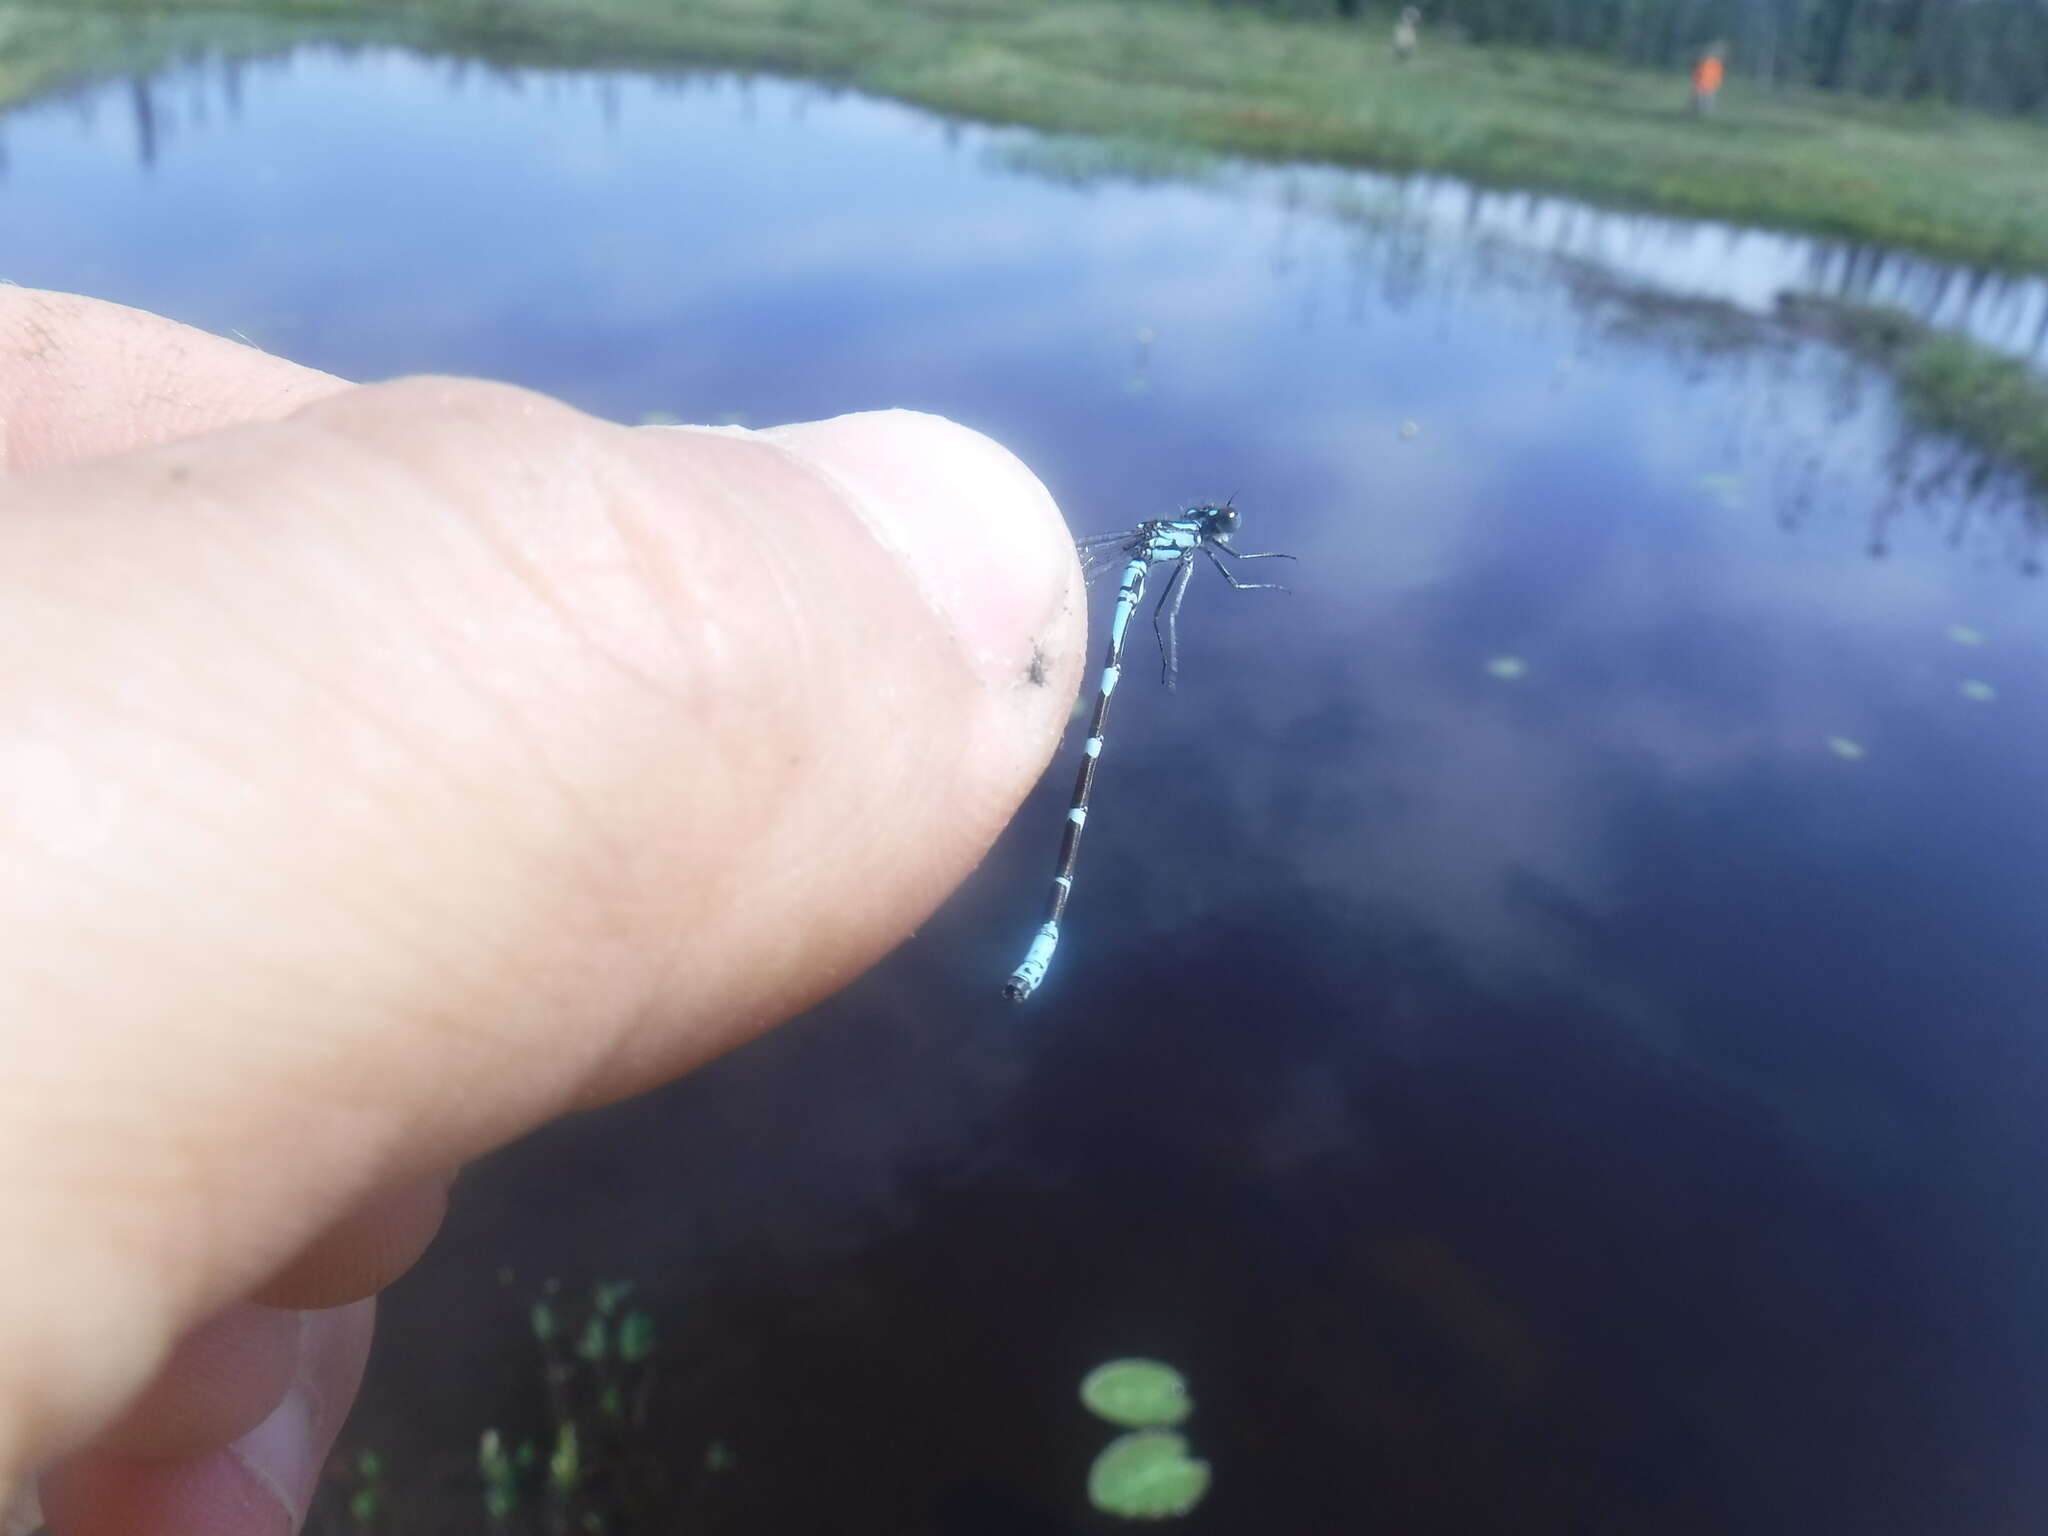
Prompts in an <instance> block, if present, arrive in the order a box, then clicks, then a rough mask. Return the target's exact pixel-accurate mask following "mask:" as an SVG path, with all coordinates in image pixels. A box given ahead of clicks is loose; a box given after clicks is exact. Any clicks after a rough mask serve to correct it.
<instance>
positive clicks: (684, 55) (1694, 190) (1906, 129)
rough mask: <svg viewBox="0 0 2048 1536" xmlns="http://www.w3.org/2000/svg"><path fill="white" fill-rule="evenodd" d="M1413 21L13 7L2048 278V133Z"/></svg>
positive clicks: (572, 2)
mask: <svg viewBox="0 0 2048 1536" xmlns="http://www.w3.org/2000/svg"><path fill="white" fill-rule="evenodd" d="M1391 16H1392V9H1391V8H1386V9H1385V10H1384V14H1382V13H1381V12H1369V13H1368V14H1367V15H1366V16H1365V17H1364V18H1362V19H1345V18H1341V17H1316V18H1306V19H1304V18H1288V17H1281V16H1275V15H1271V14H1265V13H1261V12H1256V11H1251V10H1245V9H1225V8H1222V7H1219V6H1214V5H1210V4H1206V3H1197V0H694V3H692V4H690V5H687V6H684V5H679V4H676V3H674V0H62V3H57V0H0V100H5V99H9V98H15V99H18V98H20V97H22V96H24V95H26V94H30V93H33V92H36V91H40V90H47V89H50V88H53V87H55V86H58V85H61V84H63V83H64V82H67V81H72V80H78V79H83V78H87V77H91V76H95V75H104V74H107V73H109V72H121V71H125V70H135V69H138V68H141V67H144V66H145V65H146V64H147V63H148V62H150V61H151V60H152V59H154V60H155V61H159V62H160V61H161V60H163V59H164V58H167V57H171V56H175V55H176V54H177V53H179V52H181V51H184V50H189V49H194V48H198V47H202V46H204V47H208V48H212V49H217V50H225V51H228V52H231V53H232V52H236V51H241V52H247V53H254V52H261V51H265V50H268V49H273V48H276V47H279V46H283V45H284V44H285V43H288V42H292V41H303V40H309V39H313V38H322V39H333V40H343V41H355V42H387V43H403V44H406V45H409V46H413V47H418V48H423V49H428V50H438V51H446V52H460V53H463V54H465V55H472V56H480V57H485V58H489V59H492V60H495V61H499V62H503V63H506V64H513V65H519V64H526V65H542V64H549V65H571V66H588V67H624V66H634V67H685V66H689V65H693V64H696V65H715V66H719V67H725V68H734V69H763V70H770V71H777V72H784V73H790V74H802V75H810V76H815V77H819V78H824V79H833V80H842V81H845V82H848V83H850V84H854V85H857V86H859V87H861V88H863V89H866V90H871V91H875V92H877V93H880V94H883V95H889V96H895V97H898V98H901V99H903V100H906V101H913V102H917V103H921V104H923V105H926V106H930V107H935V108H938V109H940V110H942V111H948V112H957V113H961V114H964V115H968V116H973V117H977V118H981V119H984V120H990V121H1000V122H1013V123H1028V124H1032V125H1035V126H1040V127H1046V128H1052V129H1056V130H1065V131H1076V132H1085V133H1092V134H1110V135H1117V136H1121V137H1123V138H1124V139H1126V140H1127V141H1136V142H1149V143H1154V144H1158V145H1162V146H1174V147H1175V148H1174V151H1173V152H1180V150H1181V149H1182V148H1184V147H1189V146H1192V147H1196V148H1201V149H1208V150H1213V151H1224V152H1231V153H1239V154H1246V155H1253V156H1263V157H1269V158H1275V159H1282V158H1284V159H1306V160H1320V161H1327V162H1333V163H1339V164H1351V165H1366V166H1374V167H1379V168H1382V169H1387V170H1393V171H1399V172H1432V173H1446V174H1453V175H1458V176H1462V177H1466V178H1470V179H1472V180H1476V181H1480V182H1486V183H1492V184H1496V185H1501V184H1505V185H1513V186H1526V187H1541V188H1547V189H1551V190H1555V191H1560V192H1569V193H1572V194H1575V195H1579V196H1583V197H1588V198H1592V199H1595V200H1600V201H1605V202H1608V203H1612V204H1619V205H1627V206H1635V207H1646V208H1657V209H1663V210H1666V211H1670V212H1675V213H1682V214H1691V215H1699V216H1707V217H1714V218H1723V219H1729V220H1735V221H1739V222H1743V223H1756V224H1770V225H1777V226H1780V227H1784V228H1792V229H1801V230H1809V231H1813V232H1816V233H1821V234H1826V235H1832V236H1837V237H1841V238H1845V239H1854V240H1867V241H1877V242H1882V243H1885V244H1893V245H1900V246H1908V247H1912V248H1916V249H1919V250H1922V251H1926V252H1929V253H1932V254H1937V255H1942V256H1947V257H1953V258H1958V259H1963V260H1969V261H1975V262H1982V263H1993V264H2003V265H2007V266H2015V267H2048V199H2044V198H2042V197H2041V196H2040V195H2039V190H2040V174H2041V172H2040V168H2041V166H2043V165H2044V164H2048V128H2044V127H2043V126H2041V125H2039V124H2030V123H2025V122H2020V121H2014V120H1997V119H1993V118H1990V117H1985V116H1978V115H1974V114H1970V113H1966V112H1961V111H1956V110H1953V109H1949V108H1945V107H1938V106H1932V105H1926V104H1915V105H1902V104H1897V103H1880V102H1873V101H1870V100H1866V99H1859V98H1853V97H1847V96H1830V95H1826V94H1823V93H1819V92H1813V91H1807V90H1800V89H1794V88H1784V89H1780V90H1773V91H1766V90H1765V89H1764V88H1763V87H1761V86H1756V85H1747V86H1745V85H1741V84H1737V85H1735V86H1731V87H1730V89H1729V90H1728V91H1727V92H1726V93H1725V94H1726V99H1725V100H1723V102H1722V103H1721V105H1720V107H1719V108H1718V109H1717V111H1716V112H1715V113H1714V114H1712V115H1710V116H1707V117H1695V116H1693V115H1692V114H1690V113H1689V112H1688V111H1687V110H1686V103H1687V93H1686V88H1685V83H1684V81H1683V79H1682V78H1680V77H1678V76H1675V75H1674V74H1672V73H1671V72H1669V71H1664V70H1646V69H1641V68H1631V67H1628V66H1625V65H1621V64H1617V63H1611V62H1608V61H1605V60H1601V59H1597V58H1593V57H1591V56H1588V55H1583V54H1572V53H1564V52H1539V51H1534V50H1525V49H1516V48H1507V47H1500V48H1480V47H1473V46H1468V45H1462V44H1459V43H1456V42H1454V41H1452V40H1451V39H1449V38H1447V37H1439V36H1431V35H1425V37H1424V39H1423V43H1422V46H1421V49H1420V52H1419V53H1418V55H1417V56H1416V58H1415V59H1414V60H1413V61H1412V62H1411V63H1408V64H1405V65H1404V64H1402V63H1400V62H1398V61H1397V60H1396V59H1395V58H1394V57H1393V56H1392V53H1391V51H1390V49H1389V48H1388V46H1387V37H1386V25H1387V23H1388V22H1389V21H1390V19H1391ZM1161 153H1162V154H1166V153H1168V152H1167V151H1164V150H1162V151H1161Z"/></svg>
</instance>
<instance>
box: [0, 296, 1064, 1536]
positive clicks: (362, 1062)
mask: <svg viewBox="0 0 2048 1536" xmlns="http://www.w3.org/2000/svg"><path fill="white" fill-rule="evenodd" d="M1067 540H1068V535H1067V532H1066V530H1065V528H1064V526H1063V525H1062V524H1061V522H1060V519H1059V517H1058V514H1057V512H1056V511H1055V509H1054V508H1053V506H1052V503H1051V501H1050V500H1049V499H1048V497H1047V496H1046V494H1045V492H1044V490H1043V488H1042V487H1041V486H1040V485H1039V484H1038V482H1037V481H1036V480H1034V479H1033V478H1032V477H1031V476H1030V474H1029V473H1028V472H1027V471H1025V470H1024V469H1023V467H1022V466H1021V465H1019V464H1018V463H1017V462H1016V461H1015V460H1014V459H1013V458H1011V457H1010V456H1009V455H1008V454H1007V453H1005V452H1004V451H1003V450H1001V449H1000V448H998V447H996V446H995V445H994V444H992V443H990V442H988V441H987V440H986V439H984V438H981V437H978V436H976V435H974V434H972V433H969V432H967V431H965V430H963V429H961V428H958V427H954V426H951V425H950V424H947V423H944V422H940V421H938V420H936V419H935V418H930V417H919V416H912V415H907V414H903V413H885V414H879V415H871V416H856V417H844V418H840V419H838V420H836V421H831V422H825V423H819V424H813V425H809V426H802V427H791V428H782V429H778V430H775V431H771V432H765V433H757V434H737V433H731V432H716V431H708V430H694V429H692V430H671V429H660V428H647V429H628V428H622V427H615V426H610V425H607V424H605V423H601V422H598V421H594V420H592V419H590V418H588V417H585V416H582V415H579V414H578V413H576V412H574V411H571V410H569V409H568V408H566V407H564V406H561V405H559V404H555V403H553V402H550V401H548V400H545V399H543V398H540V397H538V396H534V395H529V394H526V393H523V392H520V391H516V390H512V389H508V388H504V387H501V386H494V385H483V384H475V383H464V382H456V381H447V380H413V381H406V382H401V383H396V384H385V385H375V386H368V387H354V386H350V385H348V384H345V383H343V382H342V381H340V380H337V379H333V378H329V377H327V376H325V375H322V374H318V373H313V372H311V371H309V370H306V369H302V368H298V367H295V366H293V365H291V364H288V363H285V362H282V361H279V360H278V359H275V358H271V357H267V356H264V355H263V354H260V353H257V352H253V351H250V350H249V349H246V348H243V347H239V346H235V345H233V344H231V343H228V342H225V341H221V340H219V339H218V338H215V337H211V336H207V335H203V334H201V333H198V332H194V331H189V330H186V329H184V328H182V327H179V326H176V325H173V324H171V323H169V322H166V321H162V320H158V319H156V318H154V317H151V316H148V315H144V314H140V313H137V312H135V311H131V310H124V309H120V308H117V307H115V306H111V305H105V304H98V303H95V302H93V301H90V300H83V299H76V298H70V297H66V296H62V295H55V294H44V293H36V292H32V291H28V290H23V289H10V288H0V1507H4V1505H5V1503H6V1495H7V1490H8V1489H9V1488H11V1487H14V1486H16V1485H17V1484H19V1483H20V1482H21V1481H22V1480H23V1479H26V1478H33V1477H34V1476H36V1475H37V1474H38V1473H39V1472H40V1473H41V1474H42V1486H43V1492H44V1503H45V1510H46V1515H47V1518H48V1520H49V1522H50V1526H51V1529H52V1530H53V1531H54V1532H55V1533H57V1536H100V1533H112V1532H121V1533H123V1536H183V1533H186V1532H193V1533H197V1532H201V1531H204V1532H206V1533H208V1536H254V1533H259V1532H260V1533H264V1536H274V1533H282V1532H289V1531H291V1530H293V1529H295V1528H296V1526H297V1524H298V1523H299V1521H300V1520H301V1519H303V1516H304V1513H305V1509H306V1505H307V1502H308V1500H309V1499H310V1497H311V1493H312V1490H313V1486H314V1484H315V1482H316V1481H317V1478H318V1474H319V1469H320V1463H321V1461H322V1460H323V1459H324V1457H325V1455H326V1453H327V1450H328V1447H329V1445H330V1444H331V1442H332V1439H333V1436H334V1434H335V1432H336V1431H337V1429H338V1428H339V1425H340V1420H341V1417H342V1415H343V1414H344V1413H345V1411H346V1408H347V1405H348V1402H349V1400H350V1399H351V1398H352V1396H353V1394H354V1390H355V1384H356V1381H357V1378H358V1376H359V1375H360V1371H361V1365H362V1359H363V1355H364V1352H365V1350H366V1348H367V1343H368V1336H369V1335H368V1331H369V1324H370V1307H371V1303H370V1302H368V1301H366V1300H364V1299H363V1298H367V1297H370V1296H372V1295H374V1293H375V1292H376V1291H377V1290H378V1289H379V1288H380V1287H381V1286H383V1285H385V1284H387V1283H388V1282H389V1281H390V1280H392V1279H393V1278H394V1277H395V1276H396V1275H398V1274H399V1273H401V1272H402V1271H403V1270H404V1269H405V1268H406V1266H407V1265H408V1264H410V1263H411V1262H412V1260H413V1259H414V1258H416V1257H417V1256H418V1254H419V1252H420V1250H421V1249H422V1248H423V1247H424V1246H425V1244H426V1242H427V1241H428V1240H429V1239H430V1238H431V1236H432V1235H433V1232H434V1229H435V1227H436V1225H437V1223H438V1221H439V1218H440V1213H441V1209H442V1203H443V1195H444V1190H445V1186H446V1182H447V1179H448V1177H449V1171H450V1170H452V1169H454V1168H456V1167H458V1166H460V1165H461V1164H462V1163H463V1162H464V1161H465V1160H467V1159H469V1158H472V1157H474V1156H476V1155H477V1154H479V1153H481V1152H484V1151H486V1150H488V1149H490V1148H492V1147H495V1146H498V1145H500V1144H502V1143H503V1142H505V1141H507V1140H509V1139H511V1138H513V1137H516V1136H518V1135H519V1134H521V1133H522V1132H524V1131H526V1130H528V1129H530V1128H531V1127H533V1126H535V1125H537V1124H539V1123H541V1122H542V1121H544V1120H546V1119H548V1118H550V1117H551V1116H554V1115H557V1114H560V1113H562V1112H564V1111H566V1110H569V1109H574V1108H583V1107H588V1106H590V1105H593V1104H598V1103H603V1102H606V1101H608V1100H612V1099H616V1098H619V1097H622V1096H625V1095H629V1094H632V1093H636V1092H638V1091H640V1090H642V1089H645V1088H649V1087H651V1086H653V1085H655V1084H657V1083H659V1082H662V1081H663V1080H665V1079H668V1078H671V1077H674V1076H676V1075H677V1074H679V1073H681V1072H684V1071H687V1070H688V1069H689V1068H691V1067H693V1066H695V1065H697V1064H698V1063H700V1062H702V1061H704V1060H705V1059H706V1058H707V1057H710V1056H712V1055H714V1054H716V1053H717V1052H719V1051H721V1050H724V1049H726V1048H727V1047H729V1046H731V1045H733V1044H735V1043H737V1042H739V1041H740V1040H743V1039H745V1038H747V1037H748V1036H749V1035H752V1034H754V1033H756V1032H758V1031H760V1030H762V1029H765V1028H767V1027H768V1026H769V1025H771V1024H773V1023H775V1022H776V1021H778V1020H780V1019H782V1018H785V1017H787V1016H788V1015H790V1014H791V1013H793V1012H795V1011H797V1010H798V1009H801V1008H803V1007H804V1006H805V1005H807V1004H808V1003H811V1002H813V1001H815V1000H817V999H818V998H820V997H823V996H825V995H826V994H827V993H829V992H831V991H833V990H834V989H835V988H837V987H839V986H840V985H842V984H843V983H844V982H846V981H848V980H849V979H851V978H852V977H854V976H855V975H857V974H858V973H859V972H860V971H861V970H863V969H864V968H866V967H867V966H869V965H871V964H872V963H873V962H874V961H875V960H876V959H877V958H878V957H879V956H881V955H882V954H883V953H885V952H886V951H887V950H888V949H889V948H890V947H891V946H893V945H894V944H896V943H897V942H899V941H900V940H901V939H902V938H903V937H904V936H905V935H907V934H908V933H909V932H910V931H911V930H912V929H913V928H914V927H915V926H916V925H917V924H918V923H919V922H920V921H921V920H922V919H923V918H924V917H925V916H926V915H927V914H928V913H929V912H930V911H931V910H932V908H933V907H935V906H936V905H937V904H938V902H939V901H940V900H942V899H943V898H944V896H945V895H946V894H947V892H948V891H949V890H950V889H951V888H952V887H953V886H954V885H955V884H956V883H957V882H958V881H959V880H960V879H961V878H962V877H963V876H964V875H965V874H966V873H967V871H968V870H969V869H970V868H971V867H972V866H973V864H974V863H975V861H976V860H977V859H978V858H979V857H980V856H981V854H982V852H983V851H984V850H985V849H986V847H987V845H988V843H989V842H990V840H991V839H992V838H993V837H994V835H995V833H996V831H997V830H998V829H999V828H1000V827H1001V825H1002V824H1003V822H1004V821H1005V820H1006V819H1007V818H1008V817H1009V815H1010V813H1011V812H1012V811H1013V810H1014V808H1015V807H1016V804H1017V802H1018V800H1019V799H1020V798H1021V797H1022V795H1023V794H1024V792H1025V791H1026V789H1028V788H1029V786H1030V784H1031V783H1032V781H1033V780H1034V779H1035V778H1036V777H1037V775H1038V773H1039V771H1040V770H1041V768H1042V767H1043V766H1044V763H1045V760H1046V758H1047V756H1048V754H1049V753H1050V751H1051V749H1052V747H1053V744H1054V742H1055V740H1056V739H1057V736H1058V733H1059V730H1060V728H1061V725H1062V723H1063V722H1064V720H1065V715H1066V707H1067V703H1068V701H1069V699H1070V698H1071V696H1072V693H1073V685H1074V682H1075V680H1076V677H1077V676H1078V672H1079V659H1080V649H1081V648H1080V643H1079V642H1080V629H1081V625H1082V622H1083V621H1082V616H1081V615H1082V608H1081V604H1080V602H1079V600H1078V598H1079V591H1078V580H1079V577H1078V572H1077V570H1076V568H1075V565H1074V561H1073V558H1072V547H1071V545H1070V544H1069V543H1068V541H1067ZM1034 645H1036V646H1037V647H1039V648H1041V649H1042V652H1043V653H1044V654H1047V655H1050V656H1053V657H1055V658H1061V661H1060V664H1059V665H1057V666H1056V667H1055V669H1054V677H1053V679H1052V681H1053V683H1054V684H1055V686H1050V687H1037V686H1032V685H1031V684H1030V683H1029V682H1028V681H1027V677H1028V674H1029V670H1030V664H1031V660H1032V657H1033V653H1034Z"/></svg>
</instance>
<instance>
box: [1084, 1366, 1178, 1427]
mask: <svg viewBox="0 0 2048 1536" xmlns="http://www.w3.org/2000/svg"><path fill="white" fill-rule="evenodd" d="M1081 1401H1082V1402H1083V1403H1085V1404H1086V1405H1087V1407H1088V1411H1089V1412H1090V1413H1092V1414H1094V1415H1095V1416H1096V1417H1097V1418H1100V1419H1107V1420H1109V1422H1110V1423H1112V1424H1121V1425H1122V1426H1123V1427H1124V1428H1126V1429H1150V1428H1153V1427H1155V1426H1157V1425H1161V1424H1178V1423H1179V1422H1180V1421H1181V1420H1182V1419H1184V1418H1186V1417H1187V1416H1188V1415H1189V1414H1190V1413H1192V1412H1193V1411H1194V1407H1195V1405H1194V1402H1193V1401H1192V1400H1191V1399H1190V1398H1189V1397H1188V1384H1187V1380H1186V1378H1185V1377H1183V1376H1182V1375H1181V1373H1180V1372H1179V1371H1176V1370H1175V1369H1174V1368H1173V1367H1172V1366H1170V1365H1162V1364H1160V1362H1159V1361H1157V1360H1111V1361H1109V1362H1108V1363H1106V1364H1104V1365H1098V1366H1097V1367H1095V1369H1094V1370H1092V1371H1090V1372H1089V1373H1088V1374H1087V1376H1086V1377H1084V1378H1083V1379H1082V1382H1081Z"/></svg>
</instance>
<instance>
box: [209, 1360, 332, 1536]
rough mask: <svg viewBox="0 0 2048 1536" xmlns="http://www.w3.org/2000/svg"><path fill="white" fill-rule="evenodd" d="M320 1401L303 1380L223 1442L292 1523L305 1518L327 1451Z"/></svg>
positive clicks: (296, 1524) (299, 1523) (295, 1523)
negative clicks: (255, 1422)
mask: <svg viewBox="0 0 2048 1536" xmlns="http://www.w3.org/2000/svg"><path fill="white" fill-rule="evenodd" d="M319 1421H320V1414H319V1404H318V1403H317V1402H316V1401H315V1399H314V1395H313V1392H312V1390H311V1388H309V1387H308V1386H307V1385H306V1384H305V1383H304V1382H302V1381H300V1382H294V1383H292V1385H291V1386H290V1387H289V1388H287V1389H286V1391H285V1394H284V1396H283V1397H281V1398H279V1399H278V1403H277V1406H276V1407H275V1408H273V1409H271V1410H270V1417H268V1418H267V1419H265V1420H264V1421H263V1422H262V1423H261V1424H258V1425H257V1426H256V1427H255V1428H254V1429H252V1430H250V1431H249V1432H248V1433H247V1434H246V1435H244V1436H242V1438H241V1439H239V1440H237V1441H236V1442H235V1443H234V1444H233V1445H231V1446H229V1447H228V1454H229V1455H231V1456H233V1457H234V1458H235V1460H236V1461H238V1462H240V1463H241V1464H242V1468H243V1470H244V1471H246V1472H247V1473H248V1474H249V1475H250V1476H251V1477H253V1478H255V1479H256V1481H257V1482H259V1483H261V1484H262V1485H263V1486H264V1488H266V1489H267V1490H268V1491H269V1492H270V1494H271V1496H272V1497H273V1498H275V1499H276V1500H277V1502H278V1503H279V1504H281V1505H282V1506H284V1510H285V1513H286V1514H288V1515H290V1516H291V1519H292V1529H293V1530H297V1529H298V1528H299V1526H300V1525H301V1524H302V1523H304V1521H305V1518H306V1511H307V1510H308V1509H309V1508H311V1507H312V1503H313V1488H314V1485H315V1484H316V1483H317V1482H318V1481H319V1477H320V1462H321V1459H322V1458H323V1457H324V1456H325V1454H326V1451H325V1448H324V1446H323V1445H322V1443H321V1439H320V1434H319Z"/></svg>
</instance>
